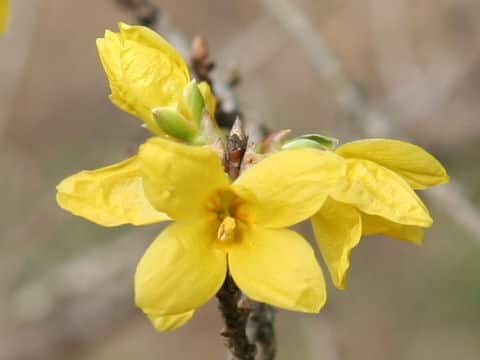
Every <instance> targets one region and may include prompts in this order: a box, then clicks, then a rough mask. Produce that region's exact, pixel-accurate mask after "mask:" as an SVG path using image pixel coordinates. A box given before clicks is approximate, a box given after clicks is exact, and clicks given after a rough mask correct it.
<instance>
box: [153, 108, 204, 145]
mask: <svg viewBox="0 0 480 360" xmlns="http://www.w3.org/2000/svg"><path fill="white" fill-rule="evenodd" d="M152 114H153V117H154V119H155V121H156V122H157V124H158V126H159V127H160V129H162V130H163V131H164V132H165V133H166V134H167V135H170V136H172V137H174V138H177V139H179V140H183V141H185V142H188V143H194V142H196V139H197V137H198V135H199V134H198V129H197V127H196V126H195V125H194V124H193V123H192V122H190V121H188V120H187V119H185V118H184V117H183V116H182V115H181V114H180V113H179V112H178V111H177V110H176V109H175V108H171V107H158V108H155V109H153V110H152Z"/></svg>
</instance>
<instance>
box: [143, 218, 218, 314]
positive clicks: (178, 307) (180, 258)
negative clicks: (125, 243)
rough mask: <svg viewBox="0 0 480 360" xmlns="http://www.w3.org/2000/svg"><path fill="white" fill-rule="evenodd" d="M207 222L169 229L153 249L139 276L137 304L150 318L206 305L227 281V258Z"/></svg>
mask: <svg viewBox="0 0 480 360" xmlns="http://www.w3.org/2000/svg"><path fill="white" fill-rule="evenodd" d="M216 230H217V229H216V228H214V227H213V226H211V224H207V223H205V222H202V223H201V222H190V223H178V222H176V223H174V224H172V225H169V226H168V227H167V228H166V229H165V230H164V231H163V232H162V233H161V234H160V235H159V236H158V237H157V238H156V239H155V240H154V241H153V243H152V244H151V245H150V247H149V248H148V249H147V251H146V252H145V254H144V255H143V257H142V259H141V260H140V262H139V264H138V266H137V271H136V273H135V303H136V304H137V306H138V307H140V308H141V309H142V310H143V311H144V312H145V313H146V314H153V315H154V316H156V317H158V316H163V315H179V314H183V313H186V312H189V311H191V310H194V309H197V308H198V307H200V306H202V305H203V304H205V303H206V302H207V301H208V300H209V299H210V298H211V297H212V296H214V295H215V293H216V292H217V291H218V289H219V288H220V287H221V286H222V284H223V281H224V280H225V276H226V270H227V261H226V260H227V258H226V255H225V253H224V252H223V251H220V250H217V249H216V248H215V247H214V244H213V242H214V241H215V235H216Z"/></svg>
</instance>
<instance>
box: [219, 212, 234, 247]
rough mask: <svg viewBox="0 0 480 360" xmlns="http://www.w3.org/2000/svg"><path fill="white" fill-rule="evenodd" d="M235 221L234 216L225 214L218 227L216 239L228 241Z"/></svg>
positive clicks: (231, 237) (232, 232)
mask: <svg viewBox="0 0 480 360" xmlns="http://www.w3.org/2000/svg"><path fill="white" fill-rule="evenodd" d="M236 226H237V223H236V221H235V219H234V218H232V217H230V216H227V217H226V218H225V219H223V221H222V223H221V224H220V226H219V227H218V232H217V239H218V240H220V241H230V240H232V239H233V235H234V232H235V227H236Z"/></svg>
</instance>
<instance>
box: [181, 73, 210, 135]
mask: <svg viewBox="0 0 480 360" xmlns="http://www.w3.org/2000/svg"><path fill="white" fill-rule="evenodd" d="M183 101H184V105H185V107H186V111H187V112H188V117H189V118H190V119H192V120H193V121H194V122H195V124H197V126H198V125H200V120H201V118H202V113H203V109H205V101H204V99H203V96H202V93H201V92H200V89H199V87H198V85H197V83H196V82H195V81H192V82H190V84H188V85H187V86H185V89H184V90H183Z"/></svg>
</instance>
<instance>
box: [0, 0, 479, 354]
mask: <svg viewBox="0 0 480 360" xmlns="http://www.w3.org/2000/svg"><path fill="white" fill-rule="evenodd" d="M152 2H153V3H154V4H155V5H157V6H158V7H159V9H161V16H160V21H159V24H158V28H159V31H160V32H161V33H162V34H164V35H165V36H166V37H167V38H169V39H170V40H171V41H173V42H174V43H175V44H176V45H177V46H179V48H180V49H181V50H183V51H184V50H185V49H187V46H188V42H189V41H190V40H191V39H192V38H193V36H194V35H195V34H202V35H204V36H205V37H206V38H207V40H208V42H209V45H210V50H211V56H212V58H213V59H214V60H215V61H216V62H217V65H218V66H217V70H216V76H217V77H218V78H222V76H226V75H225V74H227V73H229V72H230V71H231V69H232V67H235V68H236V69H237V70H238V72H239V73H240V75H241V84H240V85H239V87H238V88H237V89H236V95H237V99H238V104H239V107H240V108H241V110H242V111H243V112H244V114H245V121H246V122H249V123H257V124H258V123H261V124H265V125H267V126H268V127H270V128H272V129H282V128H292V129H294V130H295V133H305V132H322V133H324V134H328V135H331V136H334V137H337V138H340V139H342V141H348V140H352V139H357V138H362V137H367V136H389V137H394V138H399V139H403V140H410V141H413V142H415V143H417V144H419V145H421V146H423V147H425V148H426V149H428V150H429V151H430V152H432V153H433V154H435V155H436V156H437V157H438V158H439V159H440V160H441V161H442V162H443V163H444V164H445V165H446V167H447V169H448V170H449V173H450V175H451V177H452V179H453V180H454V182H453V184H449V185H447V186H443V187H440V188H438V189H436V190H435V189H434V190H432V191H430V190H429V191H426V192H424V193H423V194H424V195H425V196H424V198H425V199H426V201H427V203H428V204H429V206H430V207H431V209H432V213H433V217H434V219H435V220H436V222H435V225H434V226H433V228H432V229H431V230H429V231H428V232H427V237H426V240H425V244H424V246H422V247H419V248H418V247H415V246H413V245H410V244H407V243H404V242H400V241H395V240H391V239H386V238H382V237H372V238H365V239H364V240H363V241H362V242H361V244H360V246H359V247H358V248H357V249H356V250H354V252H353V256H352V267H351V269H352V272H351V274H350V278H349V286H348V288H347V290H345V291H338V290H336V289H335V288H334V287H333V286H332V284H331V282H330V280H329V279H328V278H327V282H328V284H327V286H328V290H329V302H328V304H327V306H326V307H325V309H324V310H323V311H322V312H321V313H320V314H319V315H316V316H313V315H308V316H307V315H299V314H294V313H289V312H286V311H279V312H278V318H277V325H276V327H277V333H278V341H279V345H278V348H279V349H278V351H279V354H278V359H279V360H282V359H283V360H285V359H321V360H337V359H345V360H350V359H352V360H353V359H355V360H359V359H365V360H366V359H392V360H396V359H402V360H403V359H405V360H410V359H412V360H413V359H436V360H442V359H451V358H458V359H464V360H470V359H471V360H474V359H479V358H480V341H479V335H480V261H479V255H480V216H479V211H480V167H479V166H478V164H479V160H480V158H479V150H478V146H479V145H480V122H479V120H478V117H479V115H480V101H479V100H480V2H479V1H477V0H423V1H415V0H403V1H398V0H365V1H355V0H241V1H240V0H229V1H225V0H202V1H194V0H158V1H152ZM12 8H13V9H12V10H13V13H12V18H11V22H10V26H9V30H8V32H7V33H6V34H5V35H4V36H3V37H2V38H0V169H1V170H0V171H1V176H0V199H1V200H0V274H1V275H0V308H1V311H0V359H1V360H4V359H5V360H30V359H35V360H43V359H49V360H63V359H72V360H114V359H115V360H121V359H131V358H138V359H142V360H150V359H151V360H159V359H179V360H181V359H192V358H195V359H222V358H223V357H224V348H223V345H222V339H221V338H220V336H219V335H218V333H219V330H220V329H221V328H222V322H221V319H220V315H219V313H218V312H217V309H216V306H215V302H214V301H212V302H211V303H209V304H208V306H206V307H204V308H203V309H201V310H200V311H199V313H198V315H197V316H196V317H195V318H194V320H192V321H191V322H190V323H189V324H188V325H186V326H185V327H183V328H181V329H180V330H177V331H175V332H173V333H167V334H159V333H156V332H155V331H154V330H153V328H152V327H151V326H150V324H149V323H148V321H147V319H146V318H145V317H144V316H143V315H142V314H140V311H139V310H137V309H136V308H135V307H134V305H133V272H134V269H135V264H136V262H137V261H138V259H139V258H140V256H141V255H142V253H143V252H144V250H145V248H146V247H147V245H148V243H149V242H150V241H151V239H153V237H154V236H155V234H156V233H158V232H159V230H160V229H161V227H159V226H151V227H148V228H133V227H121V228H116V229H105V228H101V227H98V226H96V225H94V224H91V223H89V222H87V221H85V220H83V219H80V218H76V217H73V216H71V215H69V214H68V213H66V212H63V211H61V210H60V209H59V208H58V207H57V205H56V203H55V185H56V184H57V183H58V182H59V181H60V180H61V179H63V178H64V177H66V176H67V175H70V174H72V173H75V172H77V171H79V170H82V169H92V168H96V167H99V166H102V165H106V164H110V163H112V162H115V161H119V160H120V159H123V158H125V157H126V156H128V155H130V154H133V153H134V152H135V150H136V147H137V146H138V145H139V144H140V143H141V142H142V140H143V139H145V138H146V137H147V135H148V134H147V133H146V132H145V131H144V130H143V129H142V128H141V127H140V126H139V125H140V122H139V121H138V120H136V119H134V118H132V117H131V116H130V115H128V114H126V113H123V112H121V111H120V110H118V109H117V108H115V107H114V106H113V105H112V104H110V102H109V101H108V99H107V95H108V94H109V90H108V85H107V81H106V78H105V75H104V73H103V70H102V68H101V65H100V62H99V60H98V56H97V53H96V47H95V38H97V37H101V36H103V32H104V30H105V29H106V28H109V29H116V23H117V22H118V21H121V20H122V21H127V22H130V23H134V22H135V21H136V17H135V14H132V12H129V11H127V10H125V9H123V8H121V7H119V6H118V4H116V3H115V2H114V1H113V0H112V1H109V0H103V1H97V0H84V1H74V0H63V1H58V0H57V1H55V0H42V1H41V0H13V1H12ZM301 230H302V231H303V232H304V233H305V234H306V236H308V237H309V238H310V239H312V235H311V232H310V230H309V228H308V226H304V227H302V228H301Z"/></svg>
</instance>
